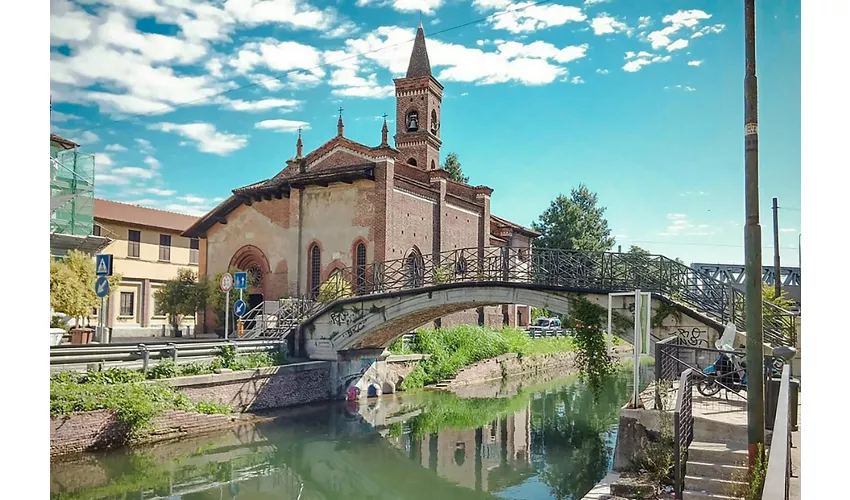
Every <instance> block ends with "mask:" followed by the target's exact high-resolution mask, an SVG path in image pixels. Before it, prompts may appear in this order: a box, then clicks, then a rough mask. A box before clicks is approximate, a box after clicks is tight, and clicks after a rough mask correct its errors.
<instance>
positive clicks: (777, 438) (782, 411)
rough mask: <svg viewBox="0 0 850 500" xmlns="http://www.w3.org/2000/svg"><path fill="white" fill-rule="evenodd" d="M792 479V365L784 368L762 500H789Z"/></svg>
mask: <svg viewBox="0 0 850 500" xmlns="http://www.w3.org/2000/svg"><path fill="white" fill-rule="evenodd" d="M790 478H791V365H790V364H786V365H785V366H784V367H783V368H782V382H781V383H780V386H779V401H778V402H777V403H776V420H775V421H774V424H773V438H772V441H771V445H770V454H769V458H768V461H767V475H766V476H765V480H764V490H762V495H761V498H762V500H787V499H788V494H789V491H790V483H791V482H790Z"/></svg>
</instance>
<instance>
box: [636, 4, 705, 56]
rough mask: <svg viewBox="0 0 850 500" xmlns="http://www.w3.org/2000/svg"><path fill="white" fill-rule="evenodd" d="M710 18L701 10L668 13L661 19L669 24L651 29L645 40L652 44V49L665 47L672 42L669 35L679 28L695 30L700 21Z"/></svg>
mask: <svg viewBox="0 0 850 500" xmlns="http://www.w3.org/2000/svg"><path fill="white" fill-rule="evenodd" d="M710 18H711V14H706V13H705V12H703V11H701V10H697V9H691V10H680V11H678V12H676V13H675V14H669V15H666V16H664V17H663V18H662V19H661V21H662V22H663V23H664V24H669V26H666V27H664V28H663V29H660V30H657V31H653V32H652V33H650V34H649V35H647V40H648V41H649V42H650V43H651V44H652V48H653V49H656V50H657V49H660V48H662V47H667V46H668V45H670V44H671V43H672V40H671V39H670V37H671V36H673V35H674V34H676V33H678V32H679V30H681V29H682V28H689V29H691V30H695V29H696V27H697V25H698V24H699V23H700V21H703V20H706V19H710ZM674 50H675V49H674Z"/></svg>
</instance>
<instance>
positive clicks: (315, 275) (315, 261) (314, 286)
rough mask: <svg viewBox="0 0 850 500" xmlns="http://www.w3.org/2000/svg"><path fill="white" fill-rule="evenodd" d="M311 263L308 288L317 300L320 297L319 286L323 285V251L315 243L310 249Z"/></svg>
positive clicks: (309, 264) (309, 263)
mask: <svg viewBox="0 0 850 500" xmlns="http://www.w3.org/2000/svg"><path fill="white" fill-rule="evenodd" d="M308 255H309V259H310V262H308V263H307V264H308V269H310V279H309V283H307V287H308V289H309V290H310V296H311V297H313V298H316V297H317V296H318V295H319V286H320V285H321V284H322V250H321V249H320V248H319V245H316V244H315V243H314V244H313V246H311V247H310V252H308Z"/></svg>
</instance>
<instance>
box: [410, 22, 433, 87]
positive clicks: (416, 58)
mask: <svg viewBox="0 0 850 500" xmlns="http://www.w3.org/2000/svg"><path fill="white" fill-rule="evenodd" d="M419 76H431V61H429V60H428V50H427V49H426V48H425V31H424V30H423V29H422V21H419V27H418V28H416V39H415V40H414V41H413V52H412V53H411V54H410V64H408V65H407V78H415V77H419Z"/></svg>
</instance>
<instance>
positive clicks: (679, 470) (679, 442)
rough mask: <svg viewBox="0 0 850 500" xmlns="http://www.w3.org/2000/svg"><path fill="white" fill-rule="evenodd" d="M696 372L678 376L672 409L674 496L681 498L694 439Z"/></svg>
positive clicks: (689, 370)
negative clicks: (690, 448) (689, 449)
mask: <svg viewBox="0 0 850 500" xmlns="http://www.w3.org/2000/svg"><path fill="white" fill-rule="evenodd" d="M697 376H698V374H697V373H696V372H695V371H694V370H693V369H691V368H688V369H686V370H685V371H684V372H682V375H681V376H680V377H679V391H678V394H677V395H676V407H675V409H674V410H673V433H674V437H673V441H674V447H673V467H674V468H673V480H674V483H673V488H674V489H675V492H676V498H682V490H683V489H684V485H685V474H686V472H685V467H686V464H687V462H688V447H690V445H691V442H693V440H694V414H693V383H694V380H695V379H696V377H697Z"/></svg>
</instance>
